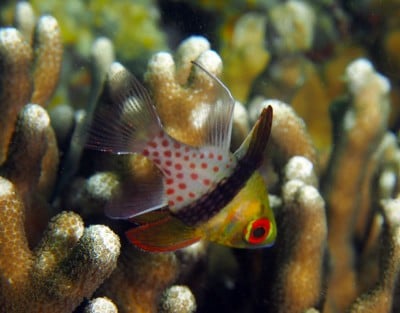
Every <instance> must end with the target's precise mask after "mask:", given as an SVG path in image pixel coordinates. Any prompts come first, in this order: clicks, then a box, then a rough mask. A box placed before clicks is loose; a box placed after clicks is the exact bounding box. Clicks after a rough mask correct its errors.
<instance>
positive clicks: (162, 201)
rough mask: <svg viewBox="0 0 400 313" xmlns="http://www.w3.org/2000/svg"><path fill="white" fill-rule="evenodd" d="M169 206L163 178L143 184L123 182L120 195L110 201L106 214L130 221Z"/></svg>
mask: <svg viewBox="0 0 400 313" xmlns="http://www.w3.org/2000/svg"><path fill="white" fill-rule="evenodd" d="M166 206H167V199H166V197H165V192H164V184H163V178H162V177H161V176H160V175H157V176H156V177H155V178H154V179H153V180H151V181H149V182H146V183H143V182H132V181H124V182H121V187H120V190H119V193H118V194H117V195H116V196H115V199H113V200H112V201H110V202H109V203H108V204H107V206H106V208H105V214H106V215H107V216H108V217H110V218H115V219H128V218H132V217H135V216H138V215H142V214H145V213H149V212H152V211H155V210H158V209H160V208H163V207H166Z"/></svg>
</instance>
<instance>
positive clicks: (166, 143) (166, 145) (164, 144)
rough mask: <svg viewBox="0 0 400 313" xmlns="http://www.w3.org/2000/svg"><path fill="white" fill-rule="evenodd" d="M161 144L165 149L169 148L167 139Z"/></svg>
mask: <svg viewBox="0 0 400 313" xmlns="http://www.w3.org/2000/svg"><path fill="white" fill-rule="evenodd" d="M161 144H162V146H163V147H168V146H169V142H168V140H167V139H164V140H163V141H162V142H161Z"/></svg>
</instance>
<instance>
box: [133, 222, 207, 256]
mask: <svg viewBox="0 0 400 313" xmlns="http://www.w3.org/2000/svg"><path fill="white" fill-rule="evenodd" d="M125 234H126V236H127V238H128V240H129V241H130V242H131V243H133V244H134V245H135V246H137V247H138V248H140V249H142V250H145V251H150V252H169V251H175V250H178V249H182V248H185V247H187V246H189V245H191V244H193V243H195V242H197V241H199V240H200V239H201V238H202V237H203V236H202V232H201V231H200V230H199V229H197V228H194V227H190V226H187V225H185V224H184V223H182V222H181V221H180V220H178V219H177V218H175V217H173V216H171V215H168V216H166V217H163V218H162V219H159V220H156V221H152V222H150V223H146V224H143V225H140V226H138V227H135V228H132V229H130V230H128V231H127V232H126V233H125Z"/></svg>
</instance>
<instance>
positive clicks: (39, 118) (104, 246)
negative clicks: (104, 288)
mask: <svg viewBox="0 0 400 313" xmlns="http://www.w3.org/2000/svg"><path fill="white" fill-rule="evenodd" d="M24 9H26V10H27V11H26V12H28V13H29V12H30V11H29V6H28V7H26V6H25V7H24ZM26 32H27V33H29V31H27V30H26ZM35 36H37V37H38V38H36V40H35V43H36V44H37V46H35V48H33V49H32V47H31V46H30V45H29V44H28V42H29V41H30V39H29V38H27V39H26V40H27V41H25V38H24V37H23V36H22V35H21V34H20V33H19V32H18V31H17V30H16V29H14V28H6V29H1V30H0V50H1V66H0V71H1V89H0V90H1V109H2V111H3V112H4V113H5V114H2V117H3V118H5V120H4V123H1V124H0V128H1V131H0V133H1V134H5V136H3V137H2V142H1V153H2V162H1V163H2V165H1V167H0V175H1V176H0V251H1V253H0V276H1V279H0V290H1V292H0V308H1V309H0V310H1V312H24V311H25V312H26V311H29V312H71V311H72V310H73V309H74V308H76V307H77V306H78V305H79V304H80V303H81V302H82V300H83V299H84V298H88V297H90V296H91V295H92V293H93V292H94V291H95V290H96V289H97V288H98V286H99V284H101V283H102V282H103V280H104V279H105V278H106V277H108V276H109V275H110V273H111V272H112V270H113V269H114V267H115V266H116V262H117V257H118V255H119V249H120V243H119V238H118V237H117V236H116V235H115V234H114V233H113V232H112V231H111V230H110V229H109V228H108V227H107V226H103V225H91V226H89V227H87V228H85V227H84V226H83V221H82V219H81V218H80V216H78V215H77V214H75V213H72V212H63V213H60V214H58V215H55V216H54V217H53V218H52V219H51V221H50V222H49V224H48V225H47V223H48V219H49V216H51V215H53V214H52V213H51V211H50V207H51V206H50V204H49V202H48V201H49V198H50V195H51V193H52V191H53V187H54V184H55V180H56V174H57V167H58V159H59V153H58V148H57V143H56V140H55V136H54V133H53V130H52V128H51V126H50V119H49V116H48V114H47V112H46V111H45V109H44V108H43V107H42V106H40V105H45V104H46V103H47V101H48V99H49V97H50V96H51V94H52V92H53V90H54V88H55V86H56V83H57V77H58V75H59V69H60V66H61V59H60V57H61V53H62V47H61V44H60V39H59V30H58V25H57V22H56V21H55V19H54V18H52V17H49V16H45V17H41V18H40V19H39V22H38V26H37V29H36V35H35ZM33 52H35V58H34V60H35V64H33V63H32V60H33V58H32V54H33ZM31 66H33V68H32V71H31ZM29 101H36V102H37V103H38V104H40V105H38V104H29ZM3 112H2V113H3ZM46 225H47V226H46ZM43 231H44V234H42V232H43Z"/></svg>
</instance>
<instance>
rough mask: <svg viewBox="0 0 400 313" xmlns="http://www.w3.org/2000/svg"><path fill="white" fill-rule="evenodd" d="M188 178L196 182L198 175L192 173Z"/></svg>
mask: <svg viewBox="0 0 400 313" xmlns="http://www.w3.org/2000/svg"><path fill="white" fill-rule="evenodd" d="M190 178H191V179H193V180H196V179H198V178H199V175H198V174H197V173H192V174H190Z"/></svg>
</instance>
